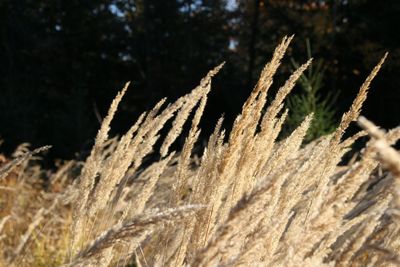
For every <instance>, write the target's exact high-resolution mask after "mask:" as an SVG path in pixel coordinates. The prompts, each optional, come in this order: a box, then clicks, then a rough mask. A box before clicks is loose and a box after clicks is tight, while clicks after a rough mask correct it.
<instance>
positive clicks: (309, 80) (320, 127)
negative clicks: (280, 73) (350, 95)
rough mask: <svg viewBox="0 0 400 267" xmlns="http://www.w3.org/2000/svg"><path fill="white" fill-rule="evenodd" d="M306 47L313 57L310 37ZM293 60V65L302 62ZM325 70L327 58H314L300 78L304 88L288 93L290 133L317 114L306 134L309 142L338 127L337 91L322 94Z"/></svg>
mask: <svg viewBox="0 0 400 267" xmlns="http://www.w3.org/2000/svg"><path fill="white" fill-rule="evenodd" d="M306 47H307V56H308V59H311V58H312V53H311V45H310V40H309V39H306ZM291 62H292V65H293V68H294V69H297V68H298V67H299V63H298V62H297V61H296V60H295V59H294V58H291ZM325 71H326V65H325V63H324V60H323V59H318V60H314V62H313V64H312V65H310V67H309V68H308V70H307V71H306V72H304V73H303V74H302V75H301V76H300V78H299V79H298V84H299V86H300V88H301V92H300V93H298V94H294V95H291V96H289V97H288V98H287V101H286V105H287V107H288V109H289V116H288V118H287V126H286V130H285V133H286V132H287V133H291V132H292V131H293V130H294V129H295V128H296V127H297V125H299V124H300V123H301V122H302V121H303V120H304V118H305V117H306V116H307V115H308V114H310V113H313V114H314V119H313V122H312V125H311V127H310V128H309V130H308V132H307V135H306V137H305V141H306V142H310V141H312V140H314V139H316V138H318V137H320V136H323V135H326V134H330V133H332V132H333V131H334V130H335V128H336V126H337V120H336V116H335V115H336V114H337V110H336V109H335V103H336V100H337V96H338V92H331V91H330V92H329V93H328V94H327V95H324V94H322V92H321V90H322V89H323V87H324V76H325Z"/></svg>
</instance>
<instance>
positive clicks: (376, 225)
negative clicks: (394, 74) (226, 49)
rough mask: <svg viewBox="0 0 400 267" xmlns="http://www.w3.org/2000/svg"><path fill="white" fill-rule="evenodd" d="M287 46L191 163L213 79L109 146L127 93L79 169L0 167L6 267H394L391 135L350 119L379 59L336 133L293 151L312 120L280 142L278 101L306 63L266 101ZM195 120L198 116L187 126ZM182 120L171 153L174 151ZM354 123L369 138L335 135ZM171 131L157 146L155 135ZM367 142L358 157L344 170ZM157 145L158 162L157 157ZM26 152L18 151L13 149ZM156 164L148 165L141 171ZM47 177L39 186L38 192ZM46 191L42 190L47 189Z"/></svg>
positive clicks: (398, 193)
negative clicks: (181, 139)
mask: <svg viewBox="0 0 400 267" xmlns="http://www.w3.org/2000/svg"><path fill="white" fill-rule="evenodd" d="M291 40H292V37H290V38H284V39H283V41H282V43H281V44H280V45H279V46H278V47H277V48H276V50H275V52H274V54H273V56H272V59H271V61H270V62H269V63H268V64H267V65H266V67H265V68H264V69H263V71H262V73H261V76H260V80H259V82H258V83H257V85H256V86H255V88H254V90H253V92H252V93H251V95H250V97H249V99H248V100H247V101H246V103H245V104H244V105H243V109H242V112H241V114H240V115H238V116H237V118H236V120H235V122H234V125H233V127H232V131H231V132H230V133H229V136H225V131H224V130H223V129H222V127H221V125H222V120H223V119H222V118H221V119H220V120H219V121H218V122H217V124H216V127H215V131H214V133H213V134H212V135H211V136H210V137H209V140H208V143H207V145H206V147H205V148H204V151H203V152H202V154H201V155H200V158H197V155H193V148H194V146H195V144H196V141H197V139H198V136H199V133H200V129H199V128H198V125H199V122H200V119H201V116H202V114H203V111H204V109H205V106H206V102H207V95H208V93H209V91H210V89H211V80H212V77H213V76H214V75H216V74H217V72H218V71H219V70H220V69H221V67H222V65H220V66H218V67H216V68H215V69H213V70H211V71H210V72H209V73H208V74H207V75H206V77H205V78H204V79H203V80H202V81H201V82H200V85H199V86H198V87H196V88H195V89H194V90H193V91H192V92H191V93H189V94H187V95H185V96H183V97H181V98H179V99H178V100H177V101H175V102H174V103H172V104H169V105H166V106H165V102H166V100H165V99H164V100H162V101H160V102H159V103H158V104H157V105H156V106H155V107H154V108H153V109H152V110H151V111H149V112H147V113H143V114H142V115H141V116H140V117H139V118H138V120H137V121H136V123H135V124H134V125H133V126H132V127H131V128H130V129H129V131H128V132H127V133H126V134H125V135H123V136H121V137H120V138H110V137H109V136H108V132H109V128H110V123H111V121H112V118H113V117H114V115H115V113H116V111H117V107H118V104H119V103H120V101H121V100H122V97H123V95H124V93H125V92H126V90H127V88H128V85H129V84H127V85H126V86H125V88H124V89H123V90H122V91H121V92H120V93H119V94H118V95H117V97H116V98H115V99H114V101H113V102H112V104H111V107H110V110H109V113H108V115H107V116H106V118H105V119H104V121H103V124H102V126H101V128H100V130H99V132H98V134H97V137H96V140H95V144H94V147H93V149H92V151H91V154H90V156H89V157H88V158H87V159H86V161H85V162H84V163H82V162H65V163H62V164H60V166H59V169H58V171H56V172H49V171H44V170H41V169H40V168H38V166H37V165H36V164H35V158H34V155H35V154H37V153H39V152H41V150H42V149H39V150H34V151H32V152H29V151H26V147H23V148H22V150H23V151H22V152H20V153H19V154H20V155H16V156H15V158H14V159H13V160H12V161H10V162H8V163H5V164H4V165H3V167H2V168H1V169H0V182H1V187H0V190H1V195H0V201H1V202H0V205H1V210H0V248H1V251H2V253H1V255H0V263H1V264H2V265H3V266H60V265H63V266H126V265H127V264H132V262H134V263H135V265H137V266H183V265H186V266H349V265H352V266H353V265H354V266H378V265H381V266H395V265H398V264H399V263H400V262H399V260H400V259H399V254H398V251H400V250H399V249H400V242H399V240H400V239H399V237H400V228H399V218H400V210H399V209H400V182H399V181H400V155H399V153H398V152H397V151H396V150H395V149H394V148H392V147H391V145H393V144H395V143H396V142H397V140H398V139H399V138H400V129H399V128H396V129H393V130H391V131H389V132H387V133H386V132H384V131H382V130H379V129H378V128H377V127H376V126H375V125H373V124H372V123H371V122H369V121H367V120H366V119H363V118H360V119H358V118H359V115H360V112H361V106H362V104H363V102H364V101H365V99H366V96H367V92H368V88H369V87H370V83H371V81H372V80H373V78H374V77H375V75H376V74H377V73H378V71H379V69H380V67H381V66H382V64H383V62H384V59H385V57H386V55H385V56H384V58H383V59H382V60H381V62H379V64H378V65H377V66H376V67H375V68H374V69H373V71H372V72H371V74H370V76H368V77H367V79H366V81H365V83H364V84H363V85H362V86H361V89H360V92H359V94H358V95H357V97H356V99H355V100H354V102H353V105H352V106H351V107H350V110H349V112H347V113H346V114H345V115H344V116H343V118H342V122H341V124H340V126H339V127H338V129H337V130H336V131H335V132H334V133H333V134H331V135H328V136H324V137H322V138H320V139H318V140H315V141H314V142H312V143H310V144H307V145H302V141H303V139H304V137H305V135H306V133H307V130H308V128H309V126H310V124H311V123H312V118H313V115H312V114H310V115H309V116H307V117H306V118H305V120H304V121H303V122H302V123H301V124H300V125H299V126H298V128H297V129H296V130H295V131H293V133H292V134H291V135H290V136H288V137H287V138H286V139H284V140H282V141H279V142H278V141H277V137H278V135H279V133H280V131H281V128H282V125H283V124H284V122H285V118H286V116H287V110H286V111H285V110H283V102H284V99H285V97H286V96H287V95H288V94H289V93H290V91H291V90H292V89H293V87H294V85H295V83H296V80H297V79H298V78H299V77H300V75H301V74H302V72H303V71H304V70H305V69H306V68H307V67H308V66H309V65H310V64H311V61H309V62H306V63H305V64H304V65H302V66H301V67H300V68H299V69H298V70H296V71H295V72H294V73H293V74H292V75H291V76H290V77H289V78H288V80H287V82H286V83H285V84H284V85H283V86H282V87H281V88H280V89H279V90H278V92H277V94H276V96H275V99H274V100H273V101H272V103H270V104H269V106H268V108H267V109H266V112H264V110H265V105H266V99H267V93H268V90H269V88H270V87H271V85H272V81H273V77H274V74H275V72H276V70H277V69H278V67H279V65H280V62H281V60H282V58H283V56H284V54H285V51H286V49H287V47H288V46H289V44H290V42H291ZM191 113H193V115H191ZM189 119H191V128H190V131H189V133H188V135H187V137H186V141H185V143H184V145H183V147H182V149H181V151H180V152H175V151H170V148H171V145H172V144H173V143H174V141H175V140H176V139H177V137H178V136H179V135H180V134H181V132H182V129H183V127H184V125H185V124H186V123H187V121H188V120H189ZM357 119H358V121H359V124H360V126H361V127H362V128H363V129H364V130H365V131H361V132H360V133H358V134H356V135H355V136H353V137H350V138H348V139H345V140H342V139H343V133H344V132H345V130H346V129H347V128H348V126H349V125H350V123H351V122H353V121H356V120H357ZM168 121H172V127H171V128H170V129H169V132H168V133H167V134H166V136H165V137H164V138H162V137H161V135H160V132H161V130H162V129H163V128H164V127H166V126H165V125H166V123H167V122H168ZM366 133H368V134H369V135H370V136H371V140H370V141H369V142H368V143H367V144H366V146H365V148H364V149H363V150H362V151H361V153H360V155H359V156H358V158H356V159H355V160H354V161H352V163H351V164H349V165H348V166H345V167H343V166H339V163H340V162H341V159H342V157H343V156H344V155H345V154H346V153H347V152H348V151H349V148H350V146H351V145H352V144H353V143H354V142H355V141H356V140H357V139H359V138H360V137H362V136H364V135H365V134H366ZM157 142H160V144H161V146H160V151H154V146H155V144H156V143H157ZM20 150H21V149H20ZM157 153H158V154H159V155H160V158H159V160H158V161H155V162H153V163H152V164H151V165H149V166H147V165H146V167H143V164H142V163H143V159H144V158H145V157H146V156H148V155H150V154H157ZM43 177H45V178H46V179H45V180H44V179H43ZM44 181H46V183H45V184H44Z"/></svg>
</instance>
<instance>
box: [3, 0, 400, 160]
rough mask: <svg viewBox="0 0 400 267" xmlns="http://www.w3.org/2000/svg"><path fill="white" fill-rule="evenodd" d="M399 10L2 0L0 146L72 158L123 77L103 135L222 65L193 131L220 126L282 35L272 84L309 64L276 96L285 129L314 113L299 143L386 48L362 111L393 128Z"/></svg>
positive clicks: (335, 109) (392, 4) (271, 1)
mask: <svg viewBox="0 0 400 267" xmlns="http://www.w3.org/2000/svg"><path fill="white" fill-rule="evenodd" d="M399 14H400V1H398V0H386V1H376V0H326V1H322V0H308V1H305V0H304V1H302V0H297V1H290V0H111V1H110V0H108V1H103V0H90V1H89V0H44V1H40V0H18V1H15V0H2V1H0V47H1V49H0V58H1V64H0V138H1V139H3V140H4V143H3V144H2V150H5V151H12V150H13V149H14V148H15V147H16V146H17V145H18V144H20V143H22V142H29V143H31V144H32V146H34V147H37V146H41V145H45V144H50V145H53V149H52V150H51V157H53V158H74V157H77V156H79V153H82V152H83V153H84V152H85V151H88V150H89V149H90V146H91V144H92V143H93V139H94V136H95V134H96V132H97V129H98V128H99V125H100V122H101V119H102V118H103V117H104V116H105V114H106V112H107V109H108V107H109V104H110V103H111V100H112V99H113V97H114V96H115V94H116V93H117V91H119V90H120V89H121V88H122V87H123V85H124V83H125V82H126V81H132V85H131V87H130V90H129V91H128V93H127V95H126V97H125V98H124V100H123V103H122V106H121V108H120V111H119V113H118V115H117V117H116V119H115V121H114V123H113V125H112V126H113V134H118V133H122V132H123V131H124V130H126V129H127V128H128V127H129V126H130V125H131V124H132V123H133V122H134V121H135V119H136V118H137V116H138V115H139V114H140V113H141V112H143V111H144V110H147V109H149V108H151V107H152V106H153V105H154V104H155V103H156V102H157V101H158V100H160V99H161V98H162V97H168V99H169V100H170V101H173V100H175V99H176V98H178V97H179V96H181V95H183V94H185V93H187V92H189V91H190V90H191V89H193V88H194V87H195V86H196V85H197V84H198V83H199V81H200V79H201V78H202V77H203V76H204V75H205V74H206V73H207V71H208V70H209V69H211V68H213V67H215V66H216V65H218V64H220V63H221V62H223V61H226V65H225V67H224V69H223V70H222V71H221V72H220V74H219V75H218V77H217V78H215V81H214V82H213V90H212V93H211V95H210V100H209V103H208V105H207V108H206V110H207V111H206V114H205V115H204V117H203V121H202V125H201V127H202V128H203V129H204V131H203V133H204V134H205V135H207V133H209V132H210V131H211V130H212V129H213V127H214V125H215V122H216V120H217V119H218V118H219V117H220V116H221V115H222V114H225V118H226V126H227V127H229V125H230V123H231V122H232V120H233V118H234V117H235V115H236V114H237V113H238V112H239V111H240V108H241V106H242V104H243V102H244V101H245V99H246V98H247V96H248V95H249V93H250V91H251V90H252V88H253V87H254V85H255V83H256V81H257V78H258V75H259V73H260V71H261V69H262V67H263V66H264V64H265V63H266V62H268V60H269V59H270V57H271V54H272V52H273V49H274V48H275V46H276V45H277V44H278V43H279V42H280V40H281V39H282V37H283V36H285V35H291V34H295V39H294V41H293V42H292V45H291V47H290V50H289V51H288V54H287V56H286V58H285V61H284V63H283V65H282V67H281V68H280V69H279V73H278V75H277V77H276V79H275V81H274V89H275V90H276V89H277V88H278V87H279V85H281V84H282V83H283V82H284V81H285V79H286V78H287V77H288V75H290V72H291V71H292V70H293V69H294V68H295V67H296V66H297V65H298V64H301V63H303V62H305V61H306V60H307V59H308V57H311V56H312V57H314V58H315V61H314V64H313V68H312V69H310V70H309V71H307V72H306V73H305V75H304V76H303V77H302V79H301V81H300V82H299V83H298V85H297V87H296V89H295V90H294V92H293V96H292V97H290V98H289V99H288V101H287V105H288V106H289V107H290V108H291V113H290V117H289V120H288V126H286V127H287V128H286V129H285V131H290V129H292V128H293V127H294V125H296V124H297V123H298V122H299V121H300V120H301V119H302V117H304V115H305V114H306V113H307V112H309V111H314V112H316V113H317V115H318V116H317V122H316V125H315V127H314V129H313V132H312V133H311V134H310V136H309V137H308V138H309V140H311V139H312V138H315V137H317V136H319V135H321V134H324V133H326V132H329V131H330V130H331V129H332V127H334V126H335V125H336V124H337V122H338V120H339V119H340V117H341V114H342V112H344V111H345V110H346V109H347V108H348V107H349V106H350V104H351V102H352V100H353V98H354V97H355V95H356V93H357V91H358V89H359V87H360V85H361V84H362V82H363V80H364V79H365V78H366V76H367V75H368V74H369V72H370V70H371V69H372V68H373V67H374V66H375V64H376V63H377V62H378V61H379V59H380V58H381V57H382V56H383V55H384V53H385V52H386V51H388V52H389V53H390V54H389V57H388V59H387V61H386V64H385V65H384V68H383V70H382V71H381V73H380V74H379V76H378V77H377V78H376V80H375V81H374V82H373V85H372V88H371V92H370V95H369V99H368V100H367V102H366V104H365V106H364V110H363V114H364V115H365V116H367V117H368V118H369V119H371V120H373V121H374V122H376V123H377V124H379V125H381V126H383V127H385V128H390V127H395V126H398V124H399V115H400V86H399V85H400V34H399V27H400V17H399ZM273 91H274V90H272V92H273ZM269 95H270V96H271V95H272V93H270V94H269ZM77 153H78V154H77Z"/></svg>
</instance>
